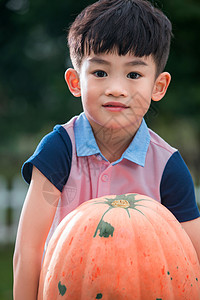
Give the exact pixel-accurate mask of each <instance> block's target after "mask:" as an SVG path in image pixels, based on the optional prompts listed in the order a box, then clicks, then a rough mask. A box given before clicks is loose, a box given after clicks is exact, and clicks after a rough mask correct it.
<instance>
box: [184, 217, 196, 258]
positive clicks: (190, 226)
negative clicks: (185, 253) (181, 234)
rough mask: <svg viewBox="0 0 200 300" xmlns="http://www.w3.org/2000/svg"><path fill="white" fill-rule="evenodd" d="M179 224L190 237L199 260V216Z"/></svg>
mask: <svg viewBox="0 0 200 300" xmlns="http://www.w3.org/2000/svg"><path fill="white" fill-rule="evenodd" d="M181 225H182V226H183V229H184V230H185V231H186V233H187V234H188V236H189V237H190V239H191V241H192V243H193V245H194V248H195V250H196V252H197V256H198V259H199V262H200V218H197V219H194V220H192V221H188V222H182V223H181Z"/></svg>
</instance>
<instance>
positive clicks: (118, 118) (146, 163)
mask: <svg viewBox="0 0 200 300" xmlns="http://www.w3.org/2000/svg"><path fill="white" fill-rule="evenodd" d="M171 35H172V33H171V23H170V21H169V20H168V19H167V17H166V16H165V15H164V14H163V13H162V12H161V11H159V10H158V9H156V8H154V7H153V6H152V5H151V4H150V3H149V2H147V1H144V0H101V1H98V2H96V3H94V4H93V5H91V6H89V7H87V8H86V9H85V10H84V11H83V12H82V13H81V14H80V15H79V16H78V17H77V18H76V20H75V21H74V23H73V24H72V26H71V28H70V31H69V36H68V43H69V48H70V56H71V60H72V63H73V66H74V69H72V68H70V69H68V70H67V71H66V73H65V79H66V82H67V84H68V87H69V89H70V91H71V92H72V94H73V95H74V96H75V97H80V96H81V99H82V104H83V111H84V113H82V114H81V115H80V116H78V117H74V118H73V119H72V120H70V121H69V122H68V123H66V124H64V125H62V126H56V127H55V128H54V131H53V132H51V133H50V134H48V135H47V136H46V137H45V138H44V139H43V140H42V141H41V143H40V144H39V146H38V148H37V149H36V151H35V153H34V154H33V156H32V157H31V158H30V159H29V160H28V161H27V162H26V163H25V164H24V166H23V170H22V172H23V176H24V178H25V180H26V181H27V182H30V187H29V191H28V194H27V197H26V200H25V203H24V207H23V210H22V215H21V218H20V224H19V229H18V235H17V240H16V249H15V256H14V297H15V298H14V299H15V300H18V299H20V300H23V299H29V300H32V299H34V300H35V299H36V298H37V288H38V279H39V274H40V268H41V260H42V255H43V250H44V245H45V241H47V242H48V240H49V238H50V236H51V235H52V233H53V231H54V229H55V227H56V226H57V224H58V223H59V222H60V221H61V220H62V218H63V217H64V216H65V215H67V214H68V213H69V212H70V211H72V210H73V209H75V208H76V207H77V206H78V205H79V204H80V203H82V202H84V201H87V200H89V199H91V198H96V197H99V196H103V195H108V194H124V193H131V192H132V193H134V192H135V193H140V194H145V195H148V196H150V197H152V198H154V199H155V200H157V201H160V202H161V203H162V204H164V205H165V206H166V207H167V208H168V209H169V210H171V212H172V213H173V214H174V215H175V216H176V218H177V219H178V220H179V221H180V222H181V223H182V226H183V228H184V229H185V230H186V232H187V233H188V235H189V236H190V238H191V240H192V242H193V244H194V247H195V249H196V251H197V254H198V257H199V259H200V242H199V238H198V236H199V232H200V218H199V211H198V208H197V205H196V202H195V197H194V188H193V183H192V179H191V176H190V174H189V171H188V169H187V167H186V166H185V164H184V162H183V160H182V158H181V156H180V154H179V153H178V151H177V150H176V149H174V148H172V147H171V146H169V145H168V144H167V143H166V142H164V141H163V140H162V139H161V138H160V137H159V136H158V135H156V134H155V133H154V132H152V131H151V130H149V129H148V128H147V126H146V123H145V121H144V120H143V116H144V115H145V114H146V112H147V110H148V108H149V106H150V103H151V99H152V100H154V101H159V100H161V99H162V98H163V97H164V95H165V93H166V90H167V88H168V85H169V83H170V79H171V77H170V74H169V73H168V72H164V68H165V65H166V62H167V58H168V54H169V48H170V39H171ZM49 231H50V233H49ZM47 236H48V237H47Z"/></svg>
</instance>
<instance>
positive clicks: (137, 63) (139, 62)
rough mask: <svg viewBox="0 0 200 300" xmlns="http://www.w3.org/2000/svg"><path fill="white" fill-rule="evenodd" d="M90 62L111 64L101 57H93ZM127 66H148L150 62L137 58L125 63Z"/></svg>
mask: <svg viewBox="0 0 200 300" xmlns="http://www.w3.org/2000/svg"><path fill="white" fill-rule="evenodd" d="M89 62H91V63H97V64H100V65H108V66H110V65H111V63H110V62H109V61H107V60H105V59H102V58H99V57H92V58H90V59H89ZM125 66H148V64H147V63H146V62H144V61H143V60H141V59H136V60H133V61H130V62H127V63H125Z"/></svg>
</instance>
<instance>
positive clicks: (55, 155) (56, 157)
mask: <svg viewBox="0 0 200 300" xmlns="http://www.w3.org/2000/svg"><path fill="white" fill-rule="evenodd" d="M71 158H72V143H71V139H70V136H69V134H68V132H67V130H66V129H65V128H64V127H63V126H61V125H56V126H55V127H54V129H53V131H51V132H50V133H48V134H47V135H45V136H44V137H43V138H42V140H41V141H40V143H39V144H38V146H37V148H36V150H35V152H34V153H33V155H32V156H31V157H30V158H29V159H28V160H27V161H26V162H25V163H24V164H23V166H22V176H23V178H24V179H25V181H26V182H28V183H30V181H31V177H32V169H33V166H35V167H36V168H37V169H38V170H39V171H40V172H41V173H42V174H43V175H44V176H45V177H46V178H47V179H48V180H49V181H51V182H52V183H53V184H54V185H55V186H56V188H57V189H58V190H60V191H61V190H62V188H63V185H64V184H65V182H66V180H67V178H68V175H69V171H70V168H71Z"/></svg>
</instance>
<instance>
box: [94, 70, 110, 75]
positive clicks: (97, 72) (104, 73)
mask: <svg viewBox="0 0 200 300" xmlns="http://www.w3.org/2000/svg"><path fill="white" fill-rule="evenodd" d="M93 74H94V75H95V76H96V77H106V76H107V73H106V72H105V71H101V70H98V71H95V72H94V73H93Z"/></svg>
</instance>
